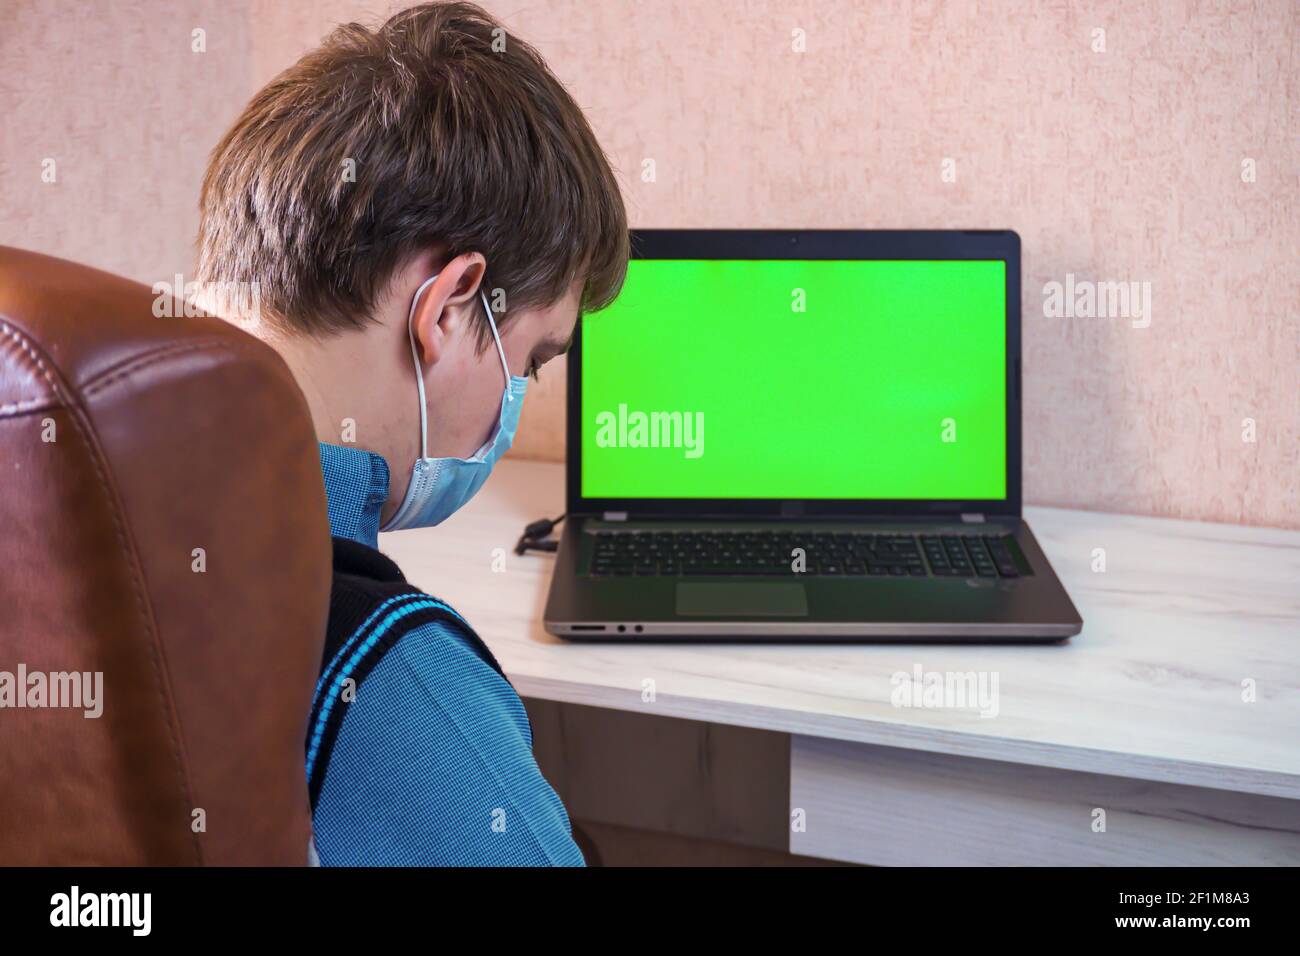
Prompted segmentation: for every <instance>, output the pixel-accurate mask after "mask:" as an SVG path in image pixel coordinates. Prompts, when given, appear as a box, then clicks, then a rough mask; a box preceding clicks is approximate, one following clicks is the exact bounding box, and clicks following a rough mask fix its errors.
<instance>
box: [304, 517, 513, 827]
mask: <svg viewBox="0 0 1300 956" xmlns="http://www.w3.org/2000/svg"><path fill="white" fill-rule="evenodd" d="M430 621H440V622H442V623H444V624H448V625H450V626H451V627H453V628H455V629H456V630H457V631H459V632H460V633H461V634H462V635H463V636H464V638H465V641H466V643H467V644H469V646H470V647H471V649H473V650H474V651H475V653H477V654H478V656H479V657H481V658H482V659H483V660H484V661H486V662H487V663H488V664H490V665H492V667H493V668H494V669H495V670H496V672H497V673H498V674H501V677H502V678H503V679H505V674H504V673H503V672H502V670H501V665H500V664H498V663H497V660H496V658H495V657H493V656H492V652H491V651H490V650H488V648H487V645H486V644H484V643H483V641H482V640H481V639H480V638H479V636H478V635H477V634H475V633H474V630H473V628H471V627H470V626H469V625H468V624H467V623H466V622H465V620H464V619H463V618H462V617H461V616H460V615H458V614H457V613H456V612H454V611H452V610H451V609H450V608H447V607H446V606H445V605H442V602H440V601H438V600H437V599H436V598H431V597H430V596H429V595H427V594H425V593H424V592H423V591H421V590H420V589H419V588H417V587H414V586H413V585H410V584H408V583H407V582H406V578H405V577H403V576H402V572H401V570H400V569H399V568H398V567H397V565H396V564H394V563H393V562H392V561H390V560H389V559H388V558H387V557H385V556H384V555H382V554H380V553H379V552H378V551H376V550H375V549H374V548H370V547H367V546H366V545H364V544H359V543H357V542H356V541H352V540H349V539H347V538H334V585H333V588H332V589H331V591H330V616H329V625H328V627H327V628H326V633H325V650H324V653H323V655H322V657H321V679H320V681H319V682H318V683H317V685H316V694H315V697H314V699H313V700H312V707H311V720H310V722H309V723H308V725H307V759H308V764H307V789H308V793H309V794H310V795H311V805H312V809H313V810H315V809H316V802H317V800H318V799H319V798H320V791H321V787H322V786H323V785H324V783H325V774H326V771H327V770H328V768H329V760H330V754H331V753H332V751H333V749H334V742H335V741H336V740H337V739H338V734H339V728H340V727H342V725H343V718H344V716H345V715H346V714H347V708H348V703H347V700H345V699H344V698H343V687H341V686H340V685H339V684H338V683H337V681H338V679H339V678H340V677H344V678H346V679H348V680H350V681H351V682H352V684H351V685H350V690H352V691H353V692H354V693H355V692H356V691H358V690H359V689H360V687H361V684H362V682H363V681H365V679H366V677H367V676H369V674H370V673H371V672H372V671H373V670H374V669H375V667H376V666H378V664H379V662H380V661H381V660H383V659H384V655H385V654H387V653H388V651H389V650H390V649H391V648H393V647H394V646H396V644H397V642H398V641H400V640H401V639H402V636H403V635H405V634H407V633H409V632H410V631H412V630H413V629H415V628H418V627H420V626H421V625H424V624H427V623H429V622H430ZM353 638H355V640H353ZM345 686H347V685H345ZM331 701H332V703H331ZM327 704H328V705H329V706H328V707H327ZM313 744H314V745H315V746H314V748H313ZM313 754H314V756H313Z"/></svg>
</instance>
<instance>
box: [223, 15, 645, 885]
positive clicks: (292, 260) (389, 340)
mask: <svg viewBox="0 0 1300 956" xmlns="http://www.w3.org/2000/svg"><path fill="white" fill-rule="evenodd" d="M200 205H201V213H202V223H201V227H200V262H199V275H198V280H199V283H200V286H201V287H202V286H221V287H229V286H227V285H226V284H228V283H232V282H233V283H237V284H238V285H239V287H241V288H255V289H256V290H257V294H256V299H257V301H258V310H259V313H260V317H259V320H258V321H257V322H255V323H250V322H249V320H250V319H251V318H252V317H251V316H249V315H247V314H242V315H241V314H239V310H238V309H236V310H235V314H229V309H228V310H227V314H229V317H230V318H232V319H234V320H236V321H240V320H243V321H244V322H245V325H246V327H249V328H250V330H251V331H252V332H253V334H255V335H258V336H259V337H260V338H262V339H263V340H264V341H266V342H267V343H268V344H270V345H271V346H272V347H273V348H275V349H276V350H277V351H278V352H279V353H280V355H281V356H282V357H283V358H284V360H285V361H286V362H287V363H288V365H289V367H290V369H291V370H292V371H293V373H294V376H295V378H296V379H297V381H298V383H299V385H300V387H301V388H302V390H303V392H304V394H305V395H306V397H307V402H308V405H309V407H310V408H311V412H312V417H313V421H314V424H315V427H316V432H317V436H318V438H319V439H320V441H321V446H320V455H321V466H322V469H323V472H324V477H325V486H326V492H327V495H328V498H329V514H330V524H331V528H332V531H333V534H334V536H335V558H336V560H335V593H334V599H333V603H332V607H331V623H330V634H329V636H328V638H327V642H326V670H325V672H324V673H323V675H322V678H321V683H320V685H319V686H318V691H317V700H316V704H315V706H314V708H313V713H312V718H311V725H310V729H309V734H308V749H307V760H308V776H309V781H310V789H311V793H312V795H313V807H314V810H313V826H314V830H315V840H316V846H317V850H318V853H319V855H320V859H321V862H323V863H325V864H327V865H328V864H343V865H355V864H414V865H481V864H519V865H581V863H582V856H581V854H580V853H579V851H578V849H577V847H576V845H575V844H574V842H573V839H572V836H571V834H570V828H569V822H568V818H567V816H566V814H565V811H564V807H563V806H562V804H561V803H560V801H559V799H558V797H556V795H555V793H554V791H553V790H552V789H551V787H550V786H549V785H548V784H547V782H546V781H545V779H543V778H542V776H541V773H540V771H539V770H538V768H537V764H536V762H535V761H534V759H533V755H532V741H531V733H530V730H529V727H528V720H527V716H526V714H525V712H524V710H523V706H522V704H521V703H520V701H519V698H518V696H517V695H516V694H515V692H514V690H513V689H512V688H511V687H510V685H509V683H508V682H507V681H506V680H505V678H504V677H503V676H502V675H501V674H500V672H499V669H498V668H497V667H496V664H495V661H494V660H493V659H492V656H491V653H490V652H489V651H488V650H487V649H486V648H485V647H484V646H483V645H482V644H481V642H479V641H478V639H477V638H476V637H475V636H474V635H473V632H472V630H471V629H470V628H469V626H468V624H466V623H465V622H464V621H463V620H462V619H461V618H460V617H459V615H457V614H456V613H455V611H454V610H452V609H451V608H449V607H447V606H446V605H444V604H442V603H441V602H439V601H436V600H434V599H430V598H428V596H426V595H422V594H420V593H419V592H417V591H415V589H413V588H410V587H409V586H407V585H405V583H404V582H403V581H402V580H401V576H400V573H399V572H398V571H397V569H396V568H395V567H394V566H392V564H391V562H388V561H387V559H386V558H384V557H383V556H382V555H380V554H379V553H378V552H377V551H374V550H373V549H374V547H375V544H376V533H377V532H378V531H379V530H381V529H383V530H400V529H403V528H412V527H427V526H430V525H434V524H437V523H438V522H440V521H442V520H443V519H445V518H446V517H447V516H448V515H449V514H451V513H452V512H453V511H455V510H456V508H458V507H460V506H461V505H462V504H464V503H465V501H467V500H469V498H470V497H471V496H472V495H473V494H474V492H475V491H477V489H478V487H479V486H480V485H481V484H482V482H483V480H484V479H485V478H486V477H487V474H488V472H489V471H490V469H491V467H492V464H493V463H494V462H495V461H496V460H497V459H498V458H499V457H500V456H501V455H502V454H504V452H505V450H506V449H507V448H508V447H509V444H510V440H511V439H512V438H513V434H514V428H515V425H516V424H517V422H518V415H519V408H520V406H521V405H522V403H523V399H524V394H525V391H526V386H527V383H528V378H527V377H528V376H529V375H533V376H536V374H537V371H538V369H540V368H541V366H543V365H545V364H546V362H548V361H549V360H550V359H552V358H554V357H555V356H557V355H559V354H561V353H562V352H563V351H564V350H565V349H566V348H567V344H568V342H569V339H570V337H571V336H572V333H573V329H574V326H575V324H576V321H577V318H578V315H579V313H580V312H582V311H586V310H594V309H598V308H600V307H602V306H603V305H605V304H607V303H608V302H609V301H611V300H612V299H613V298H614V296H616V295H617V293H618V290H619V288H620V286H621V284H622V281H623V276H624V272H625V269H626V262H627V223H626V218H625V213H624V209H623V204H622V200H621V197H620V195H619V189H618V185H617V183H616V181H615V179H614V176H613V173H612V172H611V170H610V167H609V163H608V161H607V160H606V158H605V156H604V153H603V152H602V151H601V149H600V146H599V144H598V143H597V142H596V139H595V137H594V135H593V134H592V132H591V129H590V127H589V126H588V124H587V122H586V120H585V118H584V117H583V115H582V112H581V110H580V109H579V108H578V106H577V105H576V104H575V103H574V101H573V100H572V98H571V97H570V96H569V95H568V93H567V92H566V91H565V90H564V89H563V87H561V86H560V84H559V82H558V81H557V80H556V79H555V77H554V76H553V75H552V74H551V72H550V71H549V69H548V68H547V67H546V65H545V63H543V61H542V60H541V58H540V57H539V56H538V55H537V53H536V52H535V51H534V50H533V49H532V48H531V47H529V46H528V45H527V44H525V43H523V42H522V41H520V40H519V39H517V38H515V37H513V36H510V35H509V34H507V33H506V31H505V30H504V29H502V28H501V27H500V26H499V25H498V24H497V23H496V22H495V21H494V20H492V19H491V18H490V17H489V16H488V15H487V14H486V13H485V12H484V11H483V10H481V9H480V8H478V7H476V6H473V5H472V4H467V3H430V4H425V5H423V6H418V7H414V8H412V9H409V10H406V11H404V12H402V13H398V14H397V15H395V16H393V17H392V18H391V19H389V20H388V21H387V22H386V23H384V24H383V26H381V27H380V28H379V29H378V30H376V31H370V30H367V29H365V28H363V27H361V26H359V25H357V24H349V25H346V26H343V27H340V28H339V29H337V30H336V31H335V32H334V33H332V34H331V35H330V36H329V37H328V38H327V39H326V40H325V42H324V44H323V45H322V46H321V47H320V48H319V49H317V50H315V51H313V52H311V53H308V54H307V55H306V56H304V57H303V58H302V59H301V60H299V61H298V63H296V64H295V65H293V66H292V67H290V68H289V69H288V70H286V71H285V72H284V73H282V74H281V75H280V76H278V77H277V78H276V79H275V80H273V81H272V82H271V83H270V85H268V86H267V87H266V88H265V89H264V90H262V91H261V92H260V93H258V94H257V95H256V96H255V97H254V98H253V100H252V102H251V103H250V104H249V105H248V107H247V108H246V109H245V111H244V113H243V115H242V116H240V118H239V119H238V120H237V122H236V123H235V125H234V127H233V128H232V129H231V130H230V132H229V133H227V135H226V136H225V138H224V139H223V140H222V141H221V143H220V144H219V145H218V146H217V148H216V150H215V151H214V152H213V155H212V158H211V163H210V165H209V168H208V171H207V176H206V178H205V180H204V183H203V194H202V199H201V203H200ZM353 433H354V434H353ZM343 436H347V441H348V443H347V444H345V443H344V437H343ZM362 680H364V687H360V688H359V689H357V690H355V692H354V693H352V694H348V693H345V692H346V691H347V690H348V689H349V688H355V687H356V686H357V684H358V683H359V682H360V681H362Z"/></svg>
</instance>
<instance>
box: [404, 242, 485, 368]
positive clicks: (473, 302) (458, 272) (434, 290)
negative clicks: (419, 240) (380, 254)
mask: <svg viewBox="0 0 1300 956" xmlns="http://www.w3.org/2000/svg"><path fill="white" fill-rule="evenodd" d="M486 270H487V260H486V259H484V258H483V255H482V253H478V252H466V253H464V254H462V255H459V256H456V258H454V259H452V260H450V261H449V262H448V263H447V264H446V265H444V266H443V267H442V269H441V270H440V271H439V272H438V278H436V279H434V280H433V282H432V283H430V285H429V287H428V288H427V289H425V290H424V292H422V293H421V294H420V301H419V302H417V303H416V304H415V315H414V316H413V317H412V319H411V330H412V332H413V333H414V334H415V344H416V347H417V349H418V350H419V353H420V361H421V363H423V364H424V365H425V366H430V365H434V364H436V363H437V362H438V361H439V360H440V359H441V358H442V356H443V355H444V354H446V349H447V344H448V342H449V341H450V339H451V338H452V337H453V336H455V335H458V334H464V333H465V332H467V331H469V330H470V329H471V328H473V323H474V322H475V321H476V320H475V316H476V314H477V312H478V300H479V296H478V292H479V286H480V285H482V283H483V275H484V273H485V272H486Z"/></svg>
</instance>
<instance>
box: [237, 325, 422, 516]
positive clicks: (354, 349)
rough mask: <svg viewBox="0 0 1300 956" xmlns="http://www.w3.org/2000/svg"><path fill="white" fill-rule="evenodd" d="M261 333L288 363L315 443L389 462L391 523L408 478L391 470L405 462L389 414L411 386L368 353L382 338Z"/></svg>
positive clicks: (387, 506) (387, 507) (386, 512)
mask: <svg viewBox="0 0 1300 956" xmlns="http://www.w3.org/2000/svg"><path fill="white" fill-rule="evenodd" d="M262 333H263V334H260V335H259V336H258V337H259V338H261V339H262V341H263V342H265V343H266V344H267V345H269V346H271V348H273V349H275V351H276V352H277V353H279V355H280V357H281V358H282V359H284V362H285V364H286V365H288V366H289V371H290V372H291V373H292V374H293V377H294V380H295V381H296V382H297V383H298V388H299V390H300V391H301V392H302V394H303V397H304V398H306V400H307V408H308V410H309V411H310V412H311V419H312V428H313V429H314V430H315V432H316V438H317V440H318V441H322V442H325V443H327V444H331V445H345V446H350V447H356V448H361V449H363V450H366V451H371V452H374V453H375V454H377V455H380V456H382V457H383V458H384V459H385V461H387V462H388V464H389V469H390V481H389V489H388V502H387V503H386V504H385V505H384V510H383V513H382V515H383V518H384V519H385V520H387V518H388V517H389V515H390V514H391V512H392V510H394V509H395V507H396V503H400V502H401V500H402V498H403V497H404V496H405V494H406V486H407V483H408V482H409V481H410V476H409V475H408V474H403V473H402V472H401V471H400V469H397V468H394V467H393V464H394V463H395V462H400V461H403V460H405V458H404V453H403V451H402V447H401V442H400V440H399V439H397V437H396V436H394V435H392V434H390V428H389V426H388V424H387V419H388V416H387V415H386V414H385V413H386V412H387V411H389V410H390V409H391V408H392V407H393V403H394V402H397V401H401V400H403V399H404V398H407V390H408V388H409V385H408V383H406V382H404V381H401V380H400V377H399V376H396V375H391V374H387V373H386V372H385V369H386V365H385V363H384V362H383V360H382V356H379V355H372V354H370V353H371V352H373V350H374V349H375V348H376V347H378V343H379V342H380V341H381V337H379V336H368V335H364V334H361V333H343V334H340V335H334V336H330V337H328V338H324V339H318V338H313V337H310V336H307V335H299V334H295V333H292V332H290V333H285V332H281V331H279V330H277V329H270V328H267V329H265V330H262ZM255 334H256V333H255ZM407 457H409V456H407Z"/></svg>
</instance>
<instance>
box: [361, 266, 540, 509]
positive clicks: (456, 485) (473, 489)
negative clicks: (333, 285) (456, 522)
mask: <svg viewBox="0 0 1300 956" xmlns="http://www.w3.org/2000/svg"><path fill="white" fill-rule="evenodd" d="M436 278H438V277H437V276H436V275H435V276H432V277H431V278H429V279H427V280H425V282H424V284H423V285H421V286H420V288H418V289H416V290H415V297H414V298H413V299H412V300H411V311H410V314H409V315H408V316H407V317H406V333H407V336H408V337H409V339H410V341H411V359H412V361H413V362H414V363H415V386H416V389H417V391H418V392H419V393H420V457H419V458H417V459H416V460H415V464H414V465H413V466H412V467H411V482H410V484H408V485H407V486H406V497H405V498H404V499H403V500H402V505H401V507H400V508H398V509H397V511H396V512H395V513H394V514H393V517H392V518H391V519H390V520H389V522H388V523H387V524H385V525H384V526H383V527H382V528H380V529H379V530H380V531H401V530H403V529H405V528H429V527H432V526H433V525H436V524H441V523H442V522H443V521H446V520H447V519H448V518H449V517H451V515H453V514H454V513H455V512H456V511H457V510H458V509H459V508H460V507H461V506H463V505H464V504H465V503H466V502H467V501H469V500H470V499H471V498H473V497H474V495H475V494H476V493H477V492H478V490H479V488H481V487H482V486H483V482H485V481H487V476H488V475H489V474H490V473H491V471H492V466H493V465H495V464H496V463H497V460H498V459H499V458H500V457H501V456H502V455H504V454H505V453H506V452H507V451H509V450H510V445H511V443H512V442H513V441H514V440H515V430H516V429H518V427H519V412H520V409H522V408H523V405H524V392H525V391H526V390H527V388H528V379H526V378H522V377H520V376H518V375H511V374H510V367H509V366H508V365H506V353H505V350H504V349H503V348H501V336H500V335H498V334H497V324H496V320H495V319H494V318H493V317H492V307H491V306H489V305H488V300H487V296H486V295H485V294H484V293H483V292H482V290H480V291H479V296H480V298H482V300H483V308H484V309H486V310H487V319H488V325H489V326H491V328H492V340H493V341H494V342H495V343H496V346H497V354H498V355H499V356H501V368H502V370H503V371H504V372H505V377H506V386H505V391H504V393H503V394H502V396H501V413H500V415H499V416H498V417H497V426H496V430H495V431H494V432H493V433H492V435H491V436H490V437H489V438H488V440H487V442H486V443H485V444H484V445H483V447H482V448H480V449H479V450H478V451H476V452H475V453H474V454H473V455H472V456H470V457H469V458H430V457H429V424H428V411H427V408H426V403H425V399H424V371H423V369H421V368H420V353H419V349H418V346H417V345H416V342H415V327H414V322H415V307H416V306H417V305H418V304H419V302H420V296H421V295H423V294H424V290H425V289H427V288H429V286H430V284H432V282H433V280H434V279H436Z"/></svg>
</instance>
